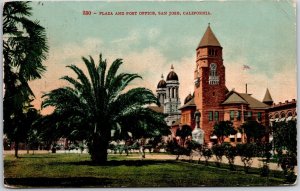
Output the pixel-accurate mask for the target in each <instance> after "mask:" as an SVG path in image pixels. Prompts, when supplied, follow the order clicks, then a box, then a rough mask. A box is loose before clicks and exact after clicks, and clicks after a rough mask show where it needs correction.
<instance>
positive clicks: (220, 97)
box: [194, 47, 226, 143]
mask: <svg viewBox="0 0 300 191" xmlns="http://www.w3.org/2000/svg"><path fill="white" fill-rule="evenodd" d="M209 48H211V47H205V48H199V49H198V50H197V60H196V69H198V70H199V75H200V86H199V87H195V98H194V99H195V104H196V106H197V109H198V110H199V111H200V112H201V121H200V127H201V128H202V129H203V130H204V133H205V139H204V140H205V142H206V143H207V142H210V135H211V132H212V130H213V126H214V124H215V121H214V120H213V121H209V116H208V115H209V114H208V112H209V111H213V112H215V111H218V112H219V120H222V119H223V118H224V116H223V106H222V105H221V103H222V102H223V101H224V100H225V90H226V86H225V67H224V65H223V59H222V47H213V48H214V49H216V50H217V56H209V55H208V49H209ZM211 63H215V64H217V75H218V76H219V84H217V85H211V84H209V73H210V64H211ZM196 75H197V72H195V77H197V76H196Z"/></svg>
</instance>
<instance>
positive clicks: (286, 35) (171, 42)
mask: <svg viewBox="0 0 300 191" xmlns="http://www.w3.org/2000/svg"><path fill="white" fill-rule="evenodd" d="M32 7H33V10H32V12H33V15H32V18H33V19H36V20H38V21H39V22H40V24H41V25H42V26H44V27H45V29H46V33H47V38H48V43H49V48H50V49H49V54H48V58H47V60H45V61H44V65H45V66H46V67H47V71H46V72H45V73H44V75H43V77H42V79H39V80H34V81H32V82H30V86H31V88H32V89H33V92H34V93H35V96H36V100H35V101H34V102H33V104H34V105H35V107H36V108H38V109H39V108H40V104H41V101H42V99H41V96H42V95H43V94H44V93H46V92H49V91H51V90H53V89H55V88H58V87H61V86H65V85H68V84H67V83H66V82H64V81H63V80H59V78H61V77H62V76H65V75H70V76H74V74H73V73H72V71H71V70H70V69H68V68H66V66H67V65H71V64H75V65H77V66H79V67H81V68H84V66H83V61H82V59H81V57H82V56H84V57H87V56H89V55H91V56H92V57H93V58H94V60H95V61H98V57H99V54H100V53H102V54H103V57H104V58H107V60H108V63H111V62H113V60H115V59H117V58H122V59H123V61H124V64H123V65H122V67H121V68H120V71H121V72H130V73H138V74H140V75H141V76H142V77H143V79H142V80H136V81H134V82H133V83H132V86H131V87H136V86H144V87H147V88H149V89H151V90H153V92H155V90H156V86H157V83H158V82H159V80H160V78H161V74H163V75H164V77H165V78H166V76H167V74H168V73H169V72H170V67H171V65H172V64H173V66H174V71H175V72H176V73H177V75H178V77H179V83H180V88H179V96H180V99H181V102H182V103H183V100H184V98H185V97H186V96H187V95H188V94H189V93H192V92H193V90H194V86H193V71H194V69H195V65H196V62H195V59H196V52H195V49H196V47H197V45H198V44H199V42H200V40H201V38H202V36H203V34H204V32H205V30H206V28H207V26H208V23H210V26H211V28H212V30H213V32H214V34H215V35H216V37H217V38H218V40H219V42H220V44H221V46H222V47H223V59H224V65H225V67H226V86H227V88H228V89H229V90H231V89H233V88H234V89H235V90H236V91H238V92H245V84H246V83H247V84H248V93H251V94H252V95H253V97H255V98H257V99H258V100H262V99H263V97H264V94H265V92H266V88H269V90H270V93H271V96H272V98H273V100H274V102H275V103H278V102H284V101H285V100H291V99H296V98H297V83H296V71H297V69H296V9H295V2H293V1H250V2H249V1H247V2H245V1H189V2H174V1H172V2H164V1H161V2H113V1H109V2H78V1H77V2H55V1H52V2H43V3H38V2H33V3H32ZM83 11H92V12H97V13H98V12H112V13H113V14H114V13H115V12H135V11H136V12H137V15H124V16H118V15H98V14H92V15H90V16H87V15H83ZM144 11H155V12H159V11H160V12H169V11H176V12H177V11H179V12H181V13H183V12H188V11H201V12H205V11H208V12H209V13H210V14H209V15H193V16H192V15H188V16H186V15H183V14H182V15H173V16H168V15H166V16H165V15H156V16H153V15H148V16H143V15H139V12H144ZM243 65H247V66H249V67H250V69H247V70H243ZM74 77H75V76H74ZM49 112H51V111H50V110H49V109H48V110H47V109H46V110H43V111H42V113H44V114H46V113H49Z"/></svg>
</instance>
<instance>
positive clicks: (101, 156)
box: [89, 134, 109, 164]
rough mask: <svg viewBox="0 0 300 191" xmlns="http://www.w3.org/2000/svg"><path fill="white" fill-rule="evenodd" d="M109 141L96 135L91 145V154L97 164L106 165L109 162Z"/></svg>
mask: <svg viewBox="0 0 300 191" xmlns="http://www.w3.org/2000/svg"><path fill="white" fill-rule="evenodd" d="M108 144H109V141H107V139H103V137H100V136H99V135H96V134H95V135H94V137H93V142H92V143H91V145H90V148H89V153H90V155H91V159H92V161H93V162H94V163H96V164H105V163H106V162H107V155H108V154H107V149H108Z"/></svg>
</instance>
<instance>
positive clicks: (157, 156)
mask: <svg viewBox="0 0 300 191" xmlns="http://www.w3.org/2000/svg"><path fill="white" fill-rule="evenodd" d="M132 158H141V157H139V156H132ZM146 159H154V160H155V159H157V160H175V159H176V155H164V154H146ZM180 159H185V160H189V159H190V157H189V156H184V155H180V157H179V160H180ZM192 160H195V161H198V160H199V155H193V157H192ZM200 161H205V159H204V157H201V159H200ZM209 161H210V162H215V161H216V158H215V156H213V157H212V158H210V159H209ZM222 163H226V164H228V160H227V158H226V157H223V159H222ZM234 164H235V165H239V166H243V163H242V161H241V158H240V157H239V156H237V157H236V158H235V160H234ZM262 166H263V162H262V161H261V158H258V157H255V158H253V163H252V166H251V167H254V168H261V167H262ZM269 168H270V169H271V170H278V171H282V169H281V167H280V166H278V165H277V163H269ZM295 173H296V174H298V166H296V167H295Z"/></svg>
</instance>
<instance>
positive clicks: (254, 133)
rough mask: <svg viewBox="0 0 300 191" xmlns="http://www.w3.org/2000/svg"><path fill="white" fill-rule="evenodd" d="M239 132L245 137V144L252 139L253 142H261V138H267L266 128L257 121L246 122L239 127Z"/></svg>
mask: <svg viewBox="0 0 300 191" xmlns="http://www.w3.org/2000/svg"><path fill="white" fill-rule="evenodd" d="M240 131H241V132H244V133H245V134H246V136H247V143H250V142H251V139H253V140H254V141H255V142H257V143H258V142H261V140H262V138H263V137H265V136H267V133H268V131H267V128H266V127H265V126H263V125H262V124H260V123H258V122H257V121H246V122H245V123H244V124H243V125H241V127H240Z"/></svg>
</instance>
